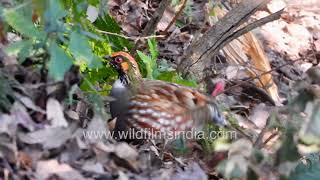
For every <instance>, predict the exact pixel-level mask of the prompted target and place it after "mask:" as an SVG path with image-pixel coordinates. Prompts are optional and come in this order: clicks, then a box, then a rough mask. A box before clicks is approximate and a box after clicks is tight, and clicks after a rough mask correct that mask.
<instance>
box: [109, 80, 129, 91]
mask: <svg viewBox="0 0 320 180" xmlns="http://www.w3.org/2000/svg"><path fill="white" fill-rule="evenodd" d="M112 88H115V89H126V87H125V85H124V84H123V83H122V82H121V81H120V80H119V79H118V80H116V81H115V82H114V83H113V85H112Z"/></svg>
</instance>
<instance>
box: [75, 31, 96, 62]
mask: <svg viewBox="0 0 320 180" xmlns="http://www.w3.org/2000/svg"><path fill="white" fill-rule="evenodd" d="M69 49H70V51H71V54H72V55H73V56H74V58H75V59H76V61H77V62H78V63H79V64H83V63H85V64H87V65H89V66H90V68H99V67H100V66H101V63H98V62H97V61H98V59H99V58H97V57H95V56H94V54H93V53H92V49H91V46H90V44H89V39H88V38H87V37H85V36H84V35H81V34H79V33H77V32H72V34H71V37H70V44H69ZM93 61H94V62H93Z"/></svg>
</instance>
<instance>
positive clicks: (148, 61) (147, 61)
mask: <svg viewBox="0 0 320 180" xmlns="http://www.w3.org/2000/svg"><path fill="white" fill-rule="evenodd" d="M137 53H138V56H139V57H140V59H141V60H142V62H143V63H144V64H145V66H146V71H147V78H149V79H153V71H154V69H155V64H154V61H153V60H152V58H151V57H150V56H147V55H145V54H144V53H143V52H141V51H139V50H137Z"/></svg>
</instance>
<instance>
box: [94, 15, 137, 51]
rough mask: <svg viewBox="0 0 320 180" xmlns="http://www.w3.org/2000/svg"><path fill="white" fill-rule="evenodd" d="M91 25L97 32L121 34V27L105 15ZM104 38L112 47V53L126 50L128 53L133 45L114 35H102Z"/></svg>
mask: <svg viewBox="0 0 320 180" xmlns="http://www.w3.org/2000/svg"><path fill="white" fill-rule="evenodd" d="M93 25H94V26H95V27H96V28H98V29H99V30H103V31H107V32H112V33H118V34H120V33H121V27H120V26H119V25H118V23H117V22H116V21H115V20H114V19H113V18H112V17H111V16H110V15H109V14H106V15H105V16H104V17H99V18H98V19H97V20H96V21H95V22H94V23H93ZM104 37H106V39H107V41H108V43H109V44H110V45H112V46H113V47H112V49H113V50H114V51H122V50H123V49H128V50H129V51H130V50H131V48H132V47H133V44H132V43H131V42H130V41H129V40H127V39H125V38H123V37H119V36H116V35H104Z"/></svg>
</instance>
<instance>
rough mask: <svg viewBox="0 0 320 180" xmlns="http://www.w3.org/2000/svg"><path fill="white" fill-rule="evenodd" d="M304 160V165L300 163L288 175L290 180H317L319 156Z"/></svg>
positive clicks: (319, 167) (319, 170)
mask: <svg viewBox="0 0 320 180" xmlns="http://www.w3.org/2000/svg"><path fill="white" fill-rule="evenodd" d="M313 156H314V157H308V158H306V163H302V162H301V163H300V164H299V165H298V166H297V167H296V168H295V170H294V171H293V172H292V173H291V174H290V177H289V179H291V180H305V179H319V177H320V159H319V154H314V155H313Z"/></svg>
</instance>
